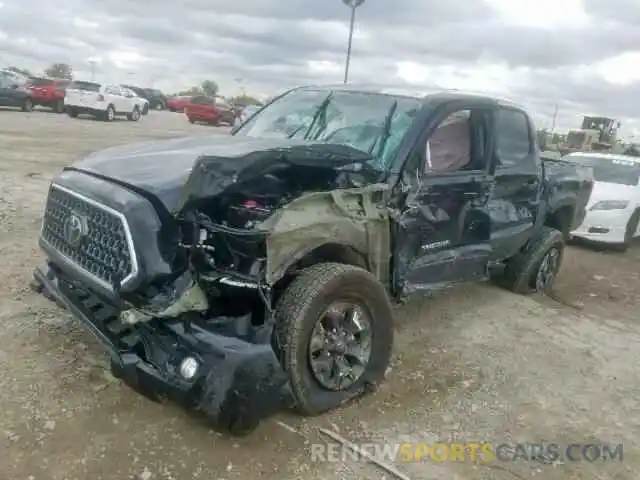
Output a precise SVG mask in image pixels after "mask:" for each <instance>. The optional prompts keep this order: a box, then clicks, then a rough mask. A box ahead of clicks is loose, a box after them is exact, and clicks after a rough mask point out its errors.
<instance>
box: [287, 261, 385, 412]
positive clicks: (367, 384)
mask: <svg viewBox="0 0 640 480" xmlns="http://www.w3.org/2000/svg"><path fill="white" fill-rule="evenodd" d="M275 342H276V350H277V351H278V353H279V356H280V359H281V362H282V364H283V368H284V370H285V372H286V373H287V375H288V377H289V381H290V384H291V389H292V392H293V396H294V400H295V401H294V405H295V409H296V410H297V411H299V412H300V413H302V414H304V415H317V414H320V413H323V412H326V411H328V410H331V409H334V408H336V407H338V406H340V405H342V404H344V403H345V402H347V401H349V400H352V399H354V398H356V397H358V396H360V395H362V394H364V393H366V392H368V391H370V390H372V389H375V387H377V385H378V384H379V383H381V382H382V381H383V379H384V376H385V373H386V369H387V366H388V364H389V361H390V358H391V349H392V345H393V312H392V309H391V303H390V301H389V298H388V296H387V292H386V290H385V288H384V287H383V285H382V284H381V283H380V282H379V281H378V280H377V279H376V278H375V277H374V276H373V275H372V274H370V273H369V272H367V271H366V270H364V269H362V268H359V267H354V266H351V265H344V264H338V263H320V264H317V265H314V266H312V267H309V268H307V269H305V270H303V271H302V272H301V273H300V274H299V275H298V276H297V277H296V278H295V279H294V280H293V281H292V283H291V284H290V285H289V286H288V288H287V289H286V290H285V292H284V293H283V294H282V297H281V298H280V299H279V301H278V304H277V307H276V338H275Z"/></svg>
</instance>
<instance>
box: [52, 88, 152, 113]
mask: <svg viewBox="0 0 640 480" xmlns="http://www.w3.org/2000/svg"><path fill="white" fill-rule="evenodd" d="M145 102H146V100H144V99H142V98H140V97H138V96H134V95H133V94H132V93H131V91H129V90H128V89H126V88H122V87H121V86H120V85H103V84H100V83H95V82H80V81H73V82H71V83H70V84H69V86H68V87H67V91H66V94H65V96H64V107H65V111H66V112H67V113H68V114H69V116H70V117H77V116H78V115H79V114H82V113H87V114H89V115H93V116H94V117H98V118H101V119H103V120H105V121H107V122H110V121H112V120H113V119H114V118H115V117H116V116H117V115H123V116H126V117H127V118H128V119H129V120H131V121H134V122H137V121H138V120H140V116H141V115H142V112H143V111H144V110H145Z"/></svg>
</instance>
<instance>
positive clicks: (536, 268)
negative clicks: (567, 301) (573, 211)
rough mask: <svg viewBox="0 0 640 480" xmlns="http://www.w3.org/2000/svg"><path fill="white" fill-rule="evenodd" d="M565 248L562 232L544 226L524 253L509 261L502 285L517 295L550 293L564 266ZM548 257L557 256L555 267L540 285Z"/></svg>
mask: <svg viewBox="0 0 640 480" xmlns="http://www.w3.org/2000/svg"><path fill="white" fill-rule="evenodd" d="M564 246H565V242H564V235H563V234H562V232H560V231H559V230H556V229H555V228H550V227H547V226H543V227H542V229H541V230H540V232H539V233H538V235H536V237H535V238H533V239H531V241H530V242H529V244H528V245H527V246H526V247H525V249H524V250H523V251H522V252H520V253H518V254H517V255H515V256H514V257H512V258H510V259H509V260H508V261H507V265H506V268H505V271H504V277H503V278H502V280H503V282H502V283H503V284H504V286H505V287H506V288H508V289H509V290H511V291H513V292H515V293H522V294H525V293H531V292H537V293H545V294H546V293H549V292H550V291H551V289H552V288H553V282H554V281H555V277H556V275H557V273H558V271H559V270H560V265H561V264H562V257H563V254H564ZM548 255H549V256H553V255H556V260H555V261H554V264H555V265H554V267H553V271H552V272H550V273H551V277H550V278H549V279H548V281H547V282H546V283H545V284H544V285H539V284H537V282H536V280H537V277H538V274H539V273H540V270H541V269H542V268H543V262H544V261H545V259H546V258H547V256H548Z"/></svg>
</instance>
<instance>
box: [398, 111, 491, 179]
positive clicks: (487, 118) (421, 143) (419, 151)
mask: <svg viewBox="0 0 640 480" xmlns="http://www.w3.org/2000/svg"><path fill="white" fill-rule="evenodd" d="M465 110H468V111H469V113H470V115H469V119H470V121H471V119H472V118H473V114H474V112H478V113H479V114H482V113H483V112H484V121H483V124H484V128H485V130H486V132H485V140H484V141H485V147H484V150H485V159H484V167H483V168H473V169H468V170H454V171H451V172H446V171H445V172H438V171H434V170H427V169H426V164H427V162H426V149H427V142H428V140H429V139H430V138H431V136H432V135H433V132H435V130H436V129H437V128H438V127H439V126H440V124H441V123H442V122H444V121H445V120H446V119H447V118H448V117H450V116H451V115H453V114H455V113H457V112H461V111H465ZM494 111H495V104H493V103H490V102H489V101H482V100H478V101H475V100H462V101H457V100H454V101H450V102H447V103H445V104H443V105H442V106H440V107H439V108H437V109H436V111H435V112H434V118H435V120H434V121H433V122H432V123H431V122H430V123H431V125H430V126H429V127H428V128H425V129H424V130H423V132H422V134H421V135H420V136H419V139H418V141H417V144H416V145H415V147H414V149H413V150H412V153H410V157H412V156H415V155H417V156H418V157H419V159H420V165H419V175H420V178H425V177H430V178H433V177H451V176H469V175H485V174H488V173H490V172H491V169H492V164H493V152H494V150H495V146H494V145H493V144H494V139H493V138H492V135H493V123H494V122H495V119H494V118H493V117H494ZM475 128H478V127H475ZM476 141H477V139H476V138H472V143H473V142H476ZM473 151H474V146H473V145H472V146H471V155H473ZM409 162H410V159H407V163H409ZM411 168H413V167H411Z"/></svg>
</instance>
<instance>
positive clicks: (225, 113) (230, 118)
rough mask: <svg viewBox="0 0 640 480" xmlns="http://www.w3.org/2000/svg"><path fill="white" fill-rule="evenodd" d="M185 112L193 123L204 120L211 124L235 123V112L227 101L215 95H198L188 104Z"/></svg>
mask: <svg viewBox="0 0 640 480" xmlns="http://www.w3.org/2000/svg"><path fill="white" fill-rule="evenodd" d="M184 113H185V115H186V116H187V118H188V119H189V121H190V122H191V123H195V122H203V123H208V124H210V125H221V124H223V123H226V124H227V125H233V123H234V121H235V114H234V112H233V108H231V106H230V105H229V104H227V103H226V102H224V101H222V100H220V99H219V98H215V97H207V96H204V95H201V96H196V97H193V98H192V99H191V102H190V103H189V104H187V105H186V107H185V109H184Z"/></svg>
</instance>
